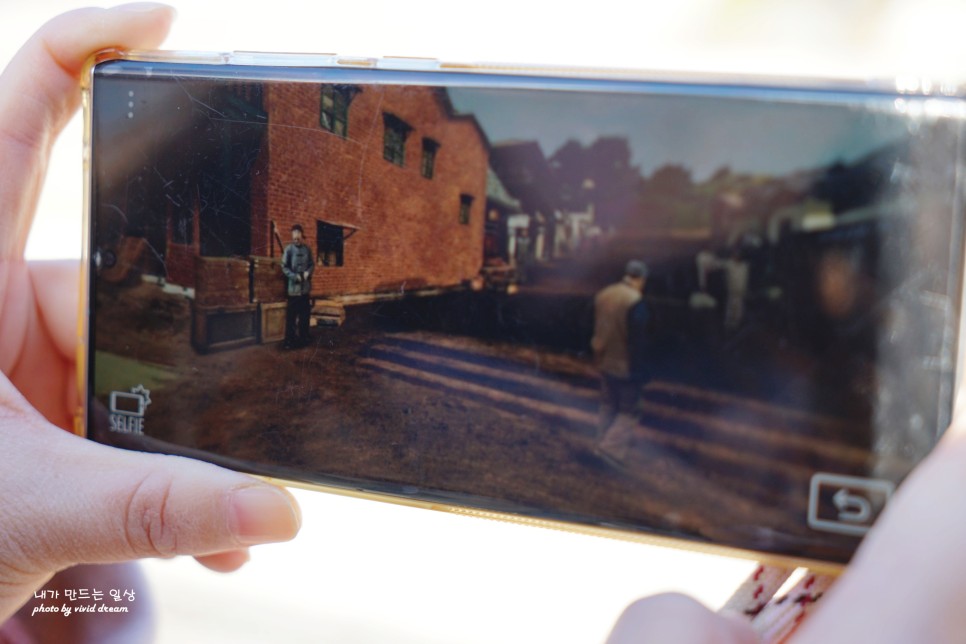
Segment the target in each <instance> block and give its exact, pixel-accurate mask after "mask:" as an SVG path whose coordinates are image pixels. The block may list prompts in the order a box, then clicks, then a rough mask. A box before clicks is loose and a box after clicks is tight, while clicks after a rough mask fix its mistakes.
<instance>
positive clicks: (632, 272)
mask: <svg viewBox="0 0 966 644" xmlns="http://www.w3.org/2000/svg"><path fill="white" fill-rule="evenodd" d="M624 274H625V275H627V276H628V277H647V264H645V263H644V262H642V261H641V260H639V259H632V260H631V261H629V262H627V267H626V268H625V269H624Z"/></svg>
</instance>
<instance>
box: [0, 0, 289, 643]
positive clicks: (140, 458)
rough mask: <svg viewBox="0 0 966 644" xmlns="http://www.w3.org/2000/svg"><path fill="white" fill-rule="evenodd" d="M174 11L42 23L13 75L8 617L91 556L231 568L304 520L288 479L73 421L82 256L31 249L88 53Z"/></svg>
mask: <svg viewBox="0 0 966 644" xmlns="http://www.w3.org/2000/svg"><path fill="white" fill-rule="evenodd" d="M172 17H173V12H172V11H171V9H170V8H168V7H164V6H161V5H145V4H138V5H128V6H122V7H117V8H114V9H109V10H103V9H81V10H78V11H73V12H71V13H68V14H65V15H62V16H60V17H58V18H55V19H54V20H52V21H51V22H49V23H47V24H46V25H45V26H44V27H43V28H41V30H40V31H39V32H38V33H37V34H36V35H35V36H34V37H33V38H31V40H30V41H29V42H27V44H26V45H25V46H24V47H23V49H21V51H20V52H19V53H18V54H17V55H16V56H15V57H14V59H13V60H12V61H11V62H10V64H9V66H8V67H7V69H6V70H4V72H3V74H2V76H0V372H2V374H0V444H2V445H3V449H2V450H0V489H2V490H3V494H2V495H0V623H3V622H4V621H6V620H7V619H8V618H9V617H10V616H11V615H13V614H14V612H15V611H16V610H17V609H18V608H19V607H20V606H21V605H23V604H24V602H25V601H26V600H27V599H28V598H29V597H31V596H32V594H33V592H34V591H35V590H36V589H38V588H40V587H41V586H42V585H43V584H45V583H46V582H47V581H48V580H49V579H50V578H51V576H52V575H53V574H54V573H55V572H57V571H61V570H64V569H66V568H68V567H70V566H73V565H75V564H78V563H110V562H121V561H126V560H130V559H136V558H139V557H157V556H160V557H168V556H173V555H177V554H191V555H196V556H197V558H198V559H199V561H201V562H202V563H203V564H205V565H207V566H208V567H210V568H213V569H217V570H232V569H234V568H237V567H238V566H240V565H242V564H243V563H244V562H245V560H246V559H247V552H246V550H245V548H246V547H247V546H249V545H253V544H256V543H264V542H270V541H282V540H286V539H290V538H292V537H293V536H294V535H295V533H296V532H297V531H298V528H299V524H300V518H299V514H298V509H297V507H296V506H295V504H294V501H293V499H292V498H291V497H290V495H288V494H287V493H286V492H285V491H284V490H282V489H280V488H277V487H275V486H271V485H268V484H265V483H262V482H259V481H257V480H255V479H252V478H249V477H247V476H244V475H242V474H237V473H234V472H229V471H226V470H222V469H220V468H217V467H214V466H211V465H208V464H204V463H200V462H194V461H190V460H188V459H183V458H178V457H173V456H161V455H151V454H143V453H136V452H126V451H123V450H117V449H112V448H108V447H105V446H102V445H98V444H95V443H93V442H89V441H86V440H83V439H81V438H78V437H76V436H73V435H71V434H70V433H68V432H65V431H62V429H60V428H69V427H71V425H72V419H73V414H74V410H75V409H76V407H77V402H78V399H77V388H76V376H75V367H76V365H75V355H76V353H75V352H76V335H75V334H76V331H75V329H76V315H77V310H78V307H77V285H78V283H79V279H78V277H79V276H78V268H79V266H78V265H77V263H76V262H57V263H39V264H34V263H30V264H28V263H26V262H25V261H24V258H23V252H24V247H25V245H26V240H27V233H28V231H29V230H30V226H31V223H32V221H33V215H34V210H35V207H36V204H37V199H38V196H39V192H40V188H41V185H42V182H43V178H44V174H45V171H46V161H47V158H48V155H49V152H50V148H51V145H52V143H53V141H54V139H55V138H56V136H57V135H58V133H59V132H60V131H61V129H62V128H63V126H64V125H65V124H66V123H67V121H68V120H69V118H70V117H71V115H72V114H73V113H74V112H75V111H76V110H77V107H78V105H79V102H80V91H79V85H78V83H79V76H80V73H81V67H82V65H83V63H84V61H85V59H86V58H87V57H88V56H89V54H91V53H92V52H95V51H98V50H100V49H106V48H109V47H120V48H128V49H130V48H153V47H156V46H157V45H158V44H159V43H160V42H161V41H162V40H163V38H164V36H165V34H166V33H167V31H168V28H169V26H170V23H171V20H172ZM71 619H72V618H71ZM68 621H69V620H68ZM25 623H27V622H25ZM28 625H29V624H28ZM21 626H22V625H21ZM8 627H9V628H15V626H11V625H10V624H6V625H4V627H3V629H2V630H0V639H2V638H3V636H4V634H5V633H7V631H8Z"/></svg>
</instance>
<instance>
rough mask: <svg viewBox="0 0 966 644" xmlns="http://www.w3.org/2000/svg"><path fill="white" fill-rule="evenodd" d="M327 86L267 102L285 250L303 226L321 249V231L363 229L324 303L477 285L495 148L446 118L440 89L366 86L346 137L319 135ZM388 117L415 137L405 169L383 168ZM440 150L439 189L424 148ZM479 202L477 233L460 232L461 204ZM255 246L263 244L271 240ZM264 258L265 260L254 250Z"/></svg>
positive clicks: (324, 280) (319, 272)
mask: <svg viewBox="0 0 966 644" xmlns="http://www.w3.org/2000/svg"><path fill="white" fill-rule="evenodd" d="M319 103H320V87H319V86H318V85H315V84H304V85H273V86H271V87H269V88H268V89H267V90H266V92H265V109H266V111H267V112H268V114H269V123H270V125H269V128H268V144H267V146H266V147H267V166H268V171H267V173H265V174H262V175H259V176H260V177H261V180H263V181H264V182H265V183H264V185H262V186H258V185H257V184H258V183H259V180H258V177H256V181H255V184H256V186H255V187H253V193H255V194H253V196H255V195H259V198H258V199H256V200H254V201H255V202H256V203H257V202H258V201H259V200H260V199H261V196H260V195H264V203H265V208H266V210H265V216H264V218H262V216H261V214H258V213H253V225H256V226H263V227H266V229H267V226H269V225H270V222H271V221H274V222H275V223H276V224H277V225H278V229H279V232H280V234H281V235H282V238H283V241H284V242H285V243H287V242H288V240H289V239H290V229H291V226H292V225H293V224H295V223H300V224H302V226H303V227H304V229H305V233H306V238H307V242H308V244H309V246H310V248H312V249H313V250H314V249H315V248H317V245H316V221H317V220H324V221H329V222H338V223H345V224H350V225H353V226H356V227H358V229H359V230H358V232H356V233H355V234H354V235H353V236H352V237H351V238H350V239H348V240H346V242H345V262H344V265H343V266H341V267H336V266H319V267H317V269H316V273H315V278H314V279H313V281H312V282H313V292H314V294H316V295H335V294H358V293H374V292H382V291H392V290H400V289H405V290H410V289H416V288H423V287H433V286H450V285H455V284H459V283H461V282H463V281H464V280H468V279H471V278H472V277H474V276H475V275H476V274H477V273H478V272H479V270H480V267H481V266H482V262H483V225H484V208H485V205H486V168H487V164H488V157H487V152H486V147H485V143H484V142H483V140H482V138H481V137H480V135H479V132H478V130H477V129H476V126H475V124H474V122H472V121H471V120H469V119H465V118H452V117H450V116H448V115H447V114H446V111H445V109H444V106H443V104H442V102H441V101H440V100H439V98H438V96H437V95H436V94H435V92H434V90H431V89H428V88H419V87H405V86H388V85H387V86H365V87H364V88H363V89H362V91H361V92H360V93H358V94H357V95H356V96H355V98H354V100H353V101H352V104H351V106H350V108H349V123H348V138H347V139H343V138H341V137H340V136H338V135H336V134H333V133H331V132H329V131H327V130H324V129H322V127H321V126H320V125H319ZM383 112H390V113H392V114H394V115H396V116H397V117H399V118H400V119H402V120H404V121H405V122H406V123H408V124H409V125H410V126H411V127H412V128H413V129H412V131H410V133H409V136H408V137H407V139H406V151H405V154H406V156H405V165H404V167H399V166H397V165H395V164H393V163H391V162H389V161H386V160H385V159H383V130H384V126H383ZM423 137H429V138H432V139H434V140H435V141H437V142H438V143H439V144H440V147H439V149H438V151H437V153H436V165H435V173H434V176H433V178H432V179H426V178H424V177H423V176H422V175H421V173H420V166H421V159H422V139H423ZM461 194H468V195H471V196H472V197H473V203H472V207H471V212H470V223H469V225H464V224H460V223H459V210H460V195H461ZM260 234H263V233H256V234H255V235H253V241H254V240H256V239H261V238H262V237H260ZM253 250H257V251H259V253H260V254H267V253H264V249H260V248H259V249H253Z"/></svg>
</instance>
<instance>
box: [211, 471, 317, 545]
mask: <svg viewBox="0 0 966 644" xmlns="http://www.w3.org/2000/svg"><path fill="white" fill-rule="evenodd" d="M230 508H231V509H230V511H229V528H230V529H231V531H232V534H234V535H235V538H237V539H238V541H239V542H240V543H243V544H245V545H254V544H256V543H270V542H273V541H288V540H289V539H291V538H292V537H294V536H295V534H296V533H297V532H298V531H299V527H300V526H301V524H302V520H301V516H300V515H299V511H298V508H297V507H296V506H295V505H294V503H293V502H292V499H291V497H289V495H287V494H286V493H285V492H283V491H282V490H280V489H277V488H273V487H269V486H267V485H252V486H248V487H243V488H240V489H237V490H235V491H234V492H232V493H231V498H230Z"/></svg>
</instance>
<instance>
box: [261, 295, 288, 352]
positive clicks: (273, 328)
mask: <svg viewBox="0 0 966 644" xmlns="http://www.w3.org/2000/svg"><path fill="white" fill-rule="evenodd" d="M287 310H288V304H287V303H286V302H262V303H261V304H259V305H258V312H259V313H258V317H259V321H260V323H259V327H258V328H259V333H258V341H259V342H261V343H262V344H267V343H269V342H281V341H282V340H284V339H285V315H286V311H287Z"/></svg>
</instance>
